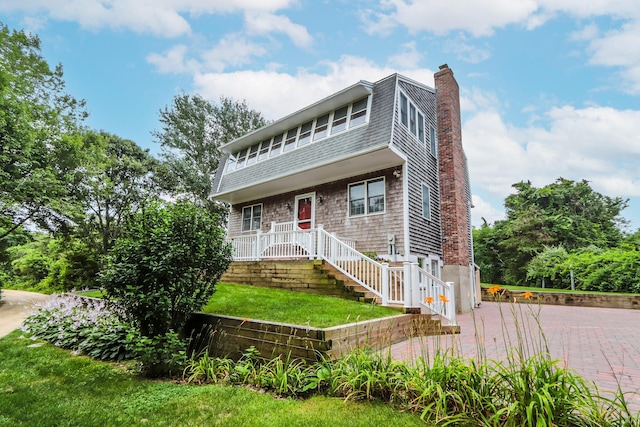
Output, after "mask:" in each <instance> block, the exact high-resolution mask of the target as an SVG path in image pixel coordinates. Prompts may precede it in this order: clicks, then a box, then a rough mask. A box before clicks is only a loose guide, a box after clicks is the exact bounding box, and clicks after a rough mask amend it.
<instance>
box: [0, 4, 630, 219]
mask: <svg viewBox="0 0 640 427" xmlns="http://www.w3.org/2000/svg"><path fill="white" fill-rule="evenodd" d="M0 21H2V22H3V23H4V24H6V25H8V26H9V27H11V28H16V29H25V30H28V31H32V32H34V33H36V34H38V35H39V36H40V38H41V39H42V44H43V52H44V55H45V57H46V58H47V60H48V61H49V63H50V64H56V63H61V64H62V65H63V66H64V70H65V80H66V82H67V89H68V91H69V92H70V93H71V94H73V95H74V96H75V97H77V98H84V99H86V100H87V104H88V109H89V112H90V114H91V116H90V118H89V119H88V121H87V123H86V124H87V125H88V126H89V127H91V128H94V129H102V130H105V131H108V132H111V133H114V134H117V135H119V136H121V137H123V138H128V139H131V140H133V141H135V142H137V143H138V144H139V145H141V146H143V147H147V148H150V149H151V150H152V152H158V151H159V150H158V146H157V144H155V143H154V141H153V138H152V137H151V132H152V131H153V130H156V129H159V127H160V125H159V122H158V110H160V109H161V108H163V107H165V106H166V105H168V104H170V103H171V100H172V98H173V97H174V95H176V94H179V93H181V92H188V93H198V94H200V95H202V96H204V97H205V98H207V99H210V100H212V101H214V102H215V101H217V100H218V99H219V97H220V96H221V95H224V96H227V97H231V98H234V99H237V100H246V101H247V103H248V104H249V106H250V107H252V108H254V109H256V110H258V111H261V112H262V113H263V114H264V116H265V117H266V118H268V119H277V118H279V117H282V116H284V115H286V114H289V113H291V112H293V111H296V110H297V109H299V108H302V107H304V106H306V105H308V104H310V103H312V102H314V101H316V100H319V99H321V98H324V97H325V96H327V95H330V94H331V93H333V92H335V91H337V90H340V89H342V88H344V87H346V86H349V85H351V84H353V83H355V82H357V81H359V80H369V81H376V80H378V79H380V78H382V77H385V76H387V75H389V74H391V73H394V72H399V73H401V74H404V75H406V76H408V77H411V78H413V79H416V80H418V81H421V82H423V83H425V84H427V85H429V86H433V73H434V72H435V71H437V69H438V66H439V65H441V64H444V63H447V64H448V65H449V67H450V68H452V69H453V71H454V74H455V76H456V79H457V80H458V83H459V85H460V88H461V103H462V110H463V111H462V114H463V144H464V146H465V150H466V153H467V157H468V160H469V169H470V175H471V181H472V182H471V184H472V191H473V197H474V205H475V208H474V209H473V212H472V214H473V219H474V224H475V225H479V224H480V223H481V222H482V219H481V218H485V219H486V220H487V221H489V222H493V221H495V220H497V219H501V218H502V217H503V206H502V203H503V201H504V198H505V197H506V196H507V195H509V194H510V193H512V192H513V189H512V188H511V184H513V183H515V182H518V181H521V180H530V181H532V183H533V184H534V185H536V186H544V185H546V184H549V183H551V182H553V181H554V180H555V179H556V178H558V177H563V178H568V179H574V180H581V179H586V180H589V181H590V182H591V185H592V186H593V188H594V189H596V190H597V191H599V192H601V193H603V194H605V195H609V196H621V197H625V198H629V199H630V206H629V207H628V208H627V209H625V210H624V211H623V216H624V217H625V218H627V219H629V220H630V221H631V225H630V231H635V230H636V229H638V228H639V227H640V167H639V165H640V7H638V2H637V0H589V1H584V0H484V1H479V0H451V1H442V0H440V1H432V0H422V1H420V0H413V1H411V0H360V1H358V0H349V1H346V0H344V1H343V0H333V1H329V0H326V1H325V0H314V1H311V0H299V1H295V0H65V1H62V0H3V1H2V2H1V3H0Z"/></svg>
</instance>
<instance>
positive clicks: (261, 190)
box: [212, 147, 404, 205]
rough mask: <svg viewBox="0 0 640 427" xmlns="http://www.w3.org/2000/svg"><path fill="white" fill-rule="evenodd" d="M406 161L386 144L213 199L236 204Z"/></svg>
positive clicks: (214, 196) (381, 168)
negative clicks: (380, 147)
mask: <svg viewBox="0 0 640 427" xmlns="http://www.w3.org/2000/svg"><path fill="white" fill-rule="evenodd" d="M403 163H404V159H403V158H402V157H400V156H399V155H398V154H397V153H396V152H394V151H393V150H391V149H390V148H389V147H385V148H382V149H377V150H372V151H369V152H366V153H361V154H360V155H357V156H353V157H350V158H346V159H343V160H340V161H336V162H331V163H327V164H324V165H319V166H316V167H314V168H312V169H307V170H301V171H294V172H291V173H289V174H286V175H282V176H278V177H273V178H272V179H269V180H268V181H264V182H259V183H255V184H253V185H251V186H247V187H244V188H236V189H233V190H230V191H227V192H223V193H217V194H215V195H213V196H212V198H213V199H215V200H220V201H222V202H227V203H230V204H232V205H235V204H240V203H245V202H249V201H252V200H258V199H263V198H265V197H270V196H275V195H277V194H282V193H287V192H290V191H296V190H300V189H303V188H308V187H313V186H317V185H322V184H326V183H328V182H333V181H338V180H341V179H346V178H349V177H354V176H357V175H363V174H366V173H369V172H375V171H379V170H383V169H387V168H391V167H394V166H399V165H402V164H403ZM222 179H224V177H223V178H222Z"/></svg>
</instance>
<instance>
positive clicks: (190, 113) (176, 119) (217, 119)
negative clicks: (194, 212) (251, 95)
mask: <svg viewBox="0 0 640 427" xmlns="http://www.w3.org/2000/svg"><path fill="white" fill-rule="evenodd" d="M159 115H160V122H161V123H162V129H161V130H159V131H154V132H152V134H153V136H154V137H155V139H156V141H157V142H159V143H160V145H161V146H162V149H163V154H162V155H163V158H164V160H165V161H166V165H167V167H168V170H169V178H170V179H175V181H176V182H175V183H173V184H174V185H175V186H177V189H178V191H179V192H180V193H182V194H185V195H187V196H188V197H189V198H190V199H191V200H193V201H195V202H197V203H199V204H200V205H202V206H206V207H208V208H209V209H210V210H212V211H217V210H219V207H217V206H216V205H215V203H213V202H211V201H210V200H209V195H210V194H211V185H212V179H213V175H214V174H215V172H216V169H217V168H218V163H219V161H220V147H221V146H222V145H224V144H226V143H228V142H230V141H232V140H234V139H236V138H238V137H240V136H242V135H244V134H245V133H247V132H250V131H252V130H254V129H257V128H259V127H262V126H264V125H265V124H266V121H265V119H264V118H263V117H262V114H261V113H260V112H258V111H255V110H252V109H250V108H249V107H248V106H247V104H246V102H244V101H242V102H237V101H234V100H232V99H230V98H225V97H221V98H220V104H219V105H214V104H212V103H211V102H209V101H207V100H206V99H204V98H202V97H201V96H199V95H189V94H181V95H177V96H175V97H174V99H173V103H172V105H171V106H170V107H165V108H163V109H161V110H160V112H159Z"/></svg>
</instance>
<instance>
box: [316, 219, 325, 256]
mask: <svg viewBox="0 0 640 427" xmlns="http://www.w3.org/2000/svg"><path fill="white" fill-rule="evenodd" d="M323 231H324V226H323V225H322V224H318V238H317V243H318V248H317V249H316V254H317V255H318V258H319V259H323V258H324V233H323Z"/></svg>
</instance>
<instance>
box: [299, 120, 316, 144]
mask: <svg viewBox="0 0 640 427" xmlns="http://www.w3.org/2000/svg"><path fill="white" fill-rule="evenodd" d="M312 127H313V121H311V122H307V123H305V124H303V125H302V126H300V137H299V138H298V147H301V146H303V145H306V144H308V143H309V142H311V128H312Z"/></svg>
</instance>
